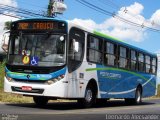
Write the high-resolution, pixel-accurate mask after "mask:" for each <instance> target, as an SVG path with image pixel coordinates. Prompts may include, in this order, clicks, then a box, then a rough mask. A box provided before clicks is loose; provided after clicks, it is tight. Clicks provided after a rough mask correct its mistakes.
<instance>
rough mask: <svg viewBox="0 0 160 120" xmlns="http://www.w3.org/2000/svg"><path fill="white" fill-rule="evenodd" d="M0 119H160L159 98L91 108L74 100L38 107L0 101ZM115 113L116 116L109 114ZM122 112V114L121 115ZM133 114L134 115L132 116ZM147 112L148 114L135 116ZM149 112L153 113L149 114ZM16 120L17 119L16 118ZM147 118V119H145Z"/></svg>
mask: <svg viewBox="0 0 160 120" xmlns="http://www.w3.org/2000/svg"><path fill="white" fill-rule="evenodd" d="M0 114H1V116H0V119H1V118H2V119H3V120H6V119H5V118H12V120H13V118H15V119H16V118H18V120H36V119H37V120H88V119H91V120H106V119H109V118H110V119H112V118H114V117H117V118H119V119H122V118H123V119H125V118H130V119H131V118H132V119H135V118H137V119H139V120H140V119H143V118H144V119H147V118H146V117H148V118H149V117H152V118H155V120H158V119H159V120H160V99H151V100H144V102H143V103H142V104H141V105H138V106H137V105H126V104H125V103H124V101H122V100H116V101H108V102H107V103H106V104H105V105H103V106H102V105H96V106H95V107H93V108H88V109H83V108H81V106H79V105H78V104H77V103H75V102H70V103H69V102H67V103H49V104H48V105H47V106H45V107H43V108H38V107H36V106H35V105H34V104H32V103H28V104H4V103H0ZM111 114H117V115H118V116H111ZM121 114H123V115H121ZM128 114H130V116H128ZM132 114H134V115H135V116H132ZM137 114H147V115H150V116H146V115H145V116H142V115H139V116H136V115H137ZM151 114H154V115H153V116H151ZM158 114H159V115H158ZM7 120H9V119H7ZM16 120H17V119H16ZM147 120H148V119H147Z"/></svg>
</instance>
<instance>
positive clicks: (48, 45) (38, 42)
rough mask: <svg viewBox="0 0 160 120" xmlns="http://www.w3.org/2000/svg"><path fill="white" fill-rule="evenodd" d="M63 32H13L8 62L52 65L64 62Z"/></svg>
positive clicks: (11, 63) (43, 65)
mask: <svg viewBox="0 0 160 120" xmlns="http://www.w3.org/2000/svg"><path fill="white" fill-rule="evenodd" d="M65 43H66V40H65V35H64V34H62V33H61V34H49V33H46V34H42V33H39V34H37V33H36V34H33V33H32V34H28V33H27V34H26V33H20V34H14V35H11V36H10V42H9V55H8V64H10V65H25V66H41V67H52V66H62V65H64V64H65V63H66V57H65V56H66V55H65V53H66V52H65Z"/></svg>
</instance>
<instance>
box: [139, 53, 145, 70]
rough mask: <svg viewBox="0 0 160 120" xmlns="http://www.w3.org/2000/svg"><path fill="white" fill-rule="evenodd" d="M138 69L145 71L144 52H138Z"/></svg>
mask: <svg viewBox="0 0 160 120" xmlns="http://www.w3.org/2000/svg"><path fill="white" fill-rule="evenodd" d="M138 69H139V71H141V72H143V71H144V55H143V54H142V53H139V54H138Z"/></svg>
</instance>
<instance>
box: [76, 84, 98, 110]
mask: <svg viewBox="0 0 160 120" xmlns="http://www.w3.org/2000/svg"><path fill="white" fill-rule="evenodd" d="M95 101H96V93H95V91H94V90H93V88H92V87H91V86H88V87H87V88H86V91H85V97H84V98H83V99H79V100H78V103H79V104H80V105H82V107H85V108H88V107H91V106H93V105H94V104H95Z"/></svg>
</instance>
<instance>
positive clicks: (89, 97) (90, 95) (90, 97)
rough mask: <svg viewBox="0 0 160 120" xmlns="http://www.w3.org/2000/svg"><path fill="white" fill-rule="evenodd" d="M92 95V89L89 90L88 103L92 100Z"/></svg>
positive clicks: (87, 93) (87, 94)
mask: <svg viewBox="0 0 160 120" xmlns="http://www.w3.org/2000/svg"><path fill="white" fill-rule="evenodd" d="M92 97H93V96H92V90H87V92H86V97H85V99H86V101H87V102H88V103H90V102H91V101H92Z"/></svg>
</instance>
